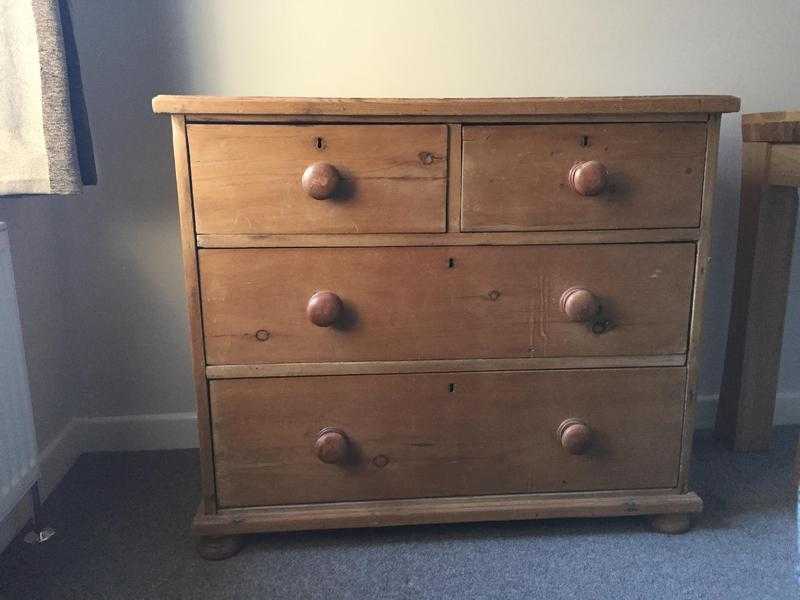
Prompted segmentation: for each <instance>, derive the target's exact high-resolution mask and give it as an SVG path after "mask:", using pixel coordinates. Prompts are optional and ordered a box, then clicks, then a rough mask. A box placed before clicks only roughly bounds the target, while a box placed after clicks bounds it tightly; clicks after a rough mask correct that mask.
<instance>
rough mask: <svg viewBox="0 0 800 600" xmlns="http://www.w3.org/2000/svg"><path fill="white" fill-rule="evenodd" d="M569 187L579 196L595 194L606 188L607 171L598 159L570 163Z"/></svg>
mask: <svg viewBox="0 0 800 600" xmlns="http://www.w3.org/2000/svg"><path fill="white" fill-rule="evenodd" d="M568 181H569V187H570V188H572V191H573V192H576V193H578V194H580V195H581V196H597V194H599V193H601V192H602V191H603V190H604V189H605V188H606V183H608V171H607V170H606V168H605V166H604V165H603V163H601V162H600V161H598V160H587V161H585V162H579V163H575V164H574V165H572V168H571V169H570V170H569V178H568Z"/></svg>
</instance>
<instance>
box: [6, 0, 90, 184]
mask: <svg viewBox="0 0 800 600" xmlns="http://www.w3.org/2000/svg"><path fill="white" fill-rule="evenodd" d="M95 183H97V172H96V169H95V163H94V153H93V150H92V139H91V133H90V131H89V122H88V118H87V114H86V103H85V100H84V97H83V88H82V86H81V77H80V65H79V64H78V55H77V51H76V47H75V39H74V35H73V31H72V21H71V19H70V15H69V7H68V5H67V0H0V195H19V194H74V193H77V192H80V191H81V189H82V186H84V185H94V184H95Z"/></svg>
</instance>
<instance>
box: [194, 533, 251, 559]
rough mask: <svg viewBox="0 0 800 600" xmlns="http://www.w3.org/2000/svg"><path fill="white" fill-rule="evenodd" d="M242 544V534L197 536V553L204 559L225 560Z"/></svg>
mask: <svg viewBox="0 0 800 600" xmlns="http://www.w3.org/2000/svg"><path fill="white" fill-rule="evenodd" d="M242 546H244V536H241V535H221V536H201V537H199V538H197V553H198V554H199V555H200V557H201V558H204V559H206V560H225V559H226V558H230V557H231V556H233V555H234V554H236V553H237V552H239V550H241V549H242Z"/></svg>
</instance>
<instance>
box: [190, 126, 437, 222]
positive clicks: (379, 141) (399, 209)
mask: <svg viewBox="0 0 800 600" xmlns="http://www.w3.org/2000/svg"><path fill="white" fill-rule="evenodd" d="M188 131H189V145H190V154H191V164H192V186H193V192H194V203H195V219H196V230H197V233H221V234H234V233H398V232H441V231H445V229H446V227H445V194H446V186H447V128H446V126H444V125H413V126H399V125H309V126H296V125H189V126H188ZM317 162H325V163H330V164H331V165H333V166H334V167H335V168H336V170H337V171H338V173H339V178H340V183H339V185H338V187H337V188H336V191H335V193H334V196H333V197H332V198H330V199H326V200H316V199H314V198H311V197H310V196H309V195H308V194H307V193H306V192H305V191H304V189H303V188H302V186H301V181H300V180H301V176H302V175H303V172H304V171H305V170H306V168H307V167H309V166H310V165H312V164H313V163H317Z"/></svg>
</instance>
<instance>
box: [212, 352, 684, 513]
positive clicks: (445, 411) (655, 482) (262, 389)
mask: <svg viewBox="0 0 800 600" xmlns="http://www.w3.org/2000/svg"><path fill="white" fill-rule="evenodd" d="M210 385H211V388H210V389H211V418H212V431H213V436H214V469H215V472H216V486H217V494H218V499H219V503H220V507H221V508H232V507H243V506H258V505H275V504H296V503H307V502H309V503H310V502H337V501H347V500H381V499H393V498H415V497H437V496H468V495H482V494H512V493H532V492H576V491H594V490H617V489H626V490H628V489H629V490H634V489H644V488H671V487H674V486H675V485H676V483H677V476H678V464H679V458H680V448H681V431H682V421H683V396H684V385H685V370H684V369H683V368H682V367H676V368H653V369H599V370H595V369H591V370H582V371H523V372H513V373H508V372H506V373H435V374H416V375H346V376H336V377H289V378H277V379H238V380H216V381H211V383H210ZM654 450H657V451H654Z"/></svg>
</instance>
